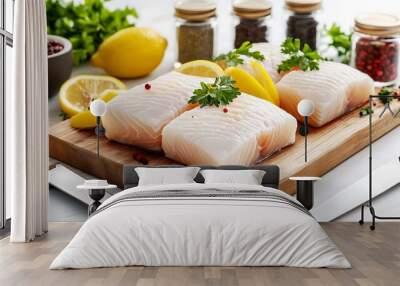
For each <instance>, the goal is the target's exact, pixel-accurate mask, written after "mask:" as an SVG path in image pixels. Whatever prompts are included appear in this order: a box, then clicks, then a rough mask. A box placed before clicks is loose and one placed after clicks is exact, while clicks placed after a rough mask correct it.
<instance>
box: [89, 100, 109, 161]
mask: <svg viewBox="0 0 400 286" xmlns="http://www.w3.org/2000/svg"><path fill="white" fill-rule="evenodd" d="M106 111H107V104H106V103H105V101H104V100H102V99H96V100H94V101H92V102H91V103H90V112H91V113H92V114H93V115H94V116H96V129H95V132H96V136H97V158H99V157H100V136H103V134H104V128H103V127H102V126H101V121H100V118H101V116H103V115H104V114H105V113H106Z"/></svg>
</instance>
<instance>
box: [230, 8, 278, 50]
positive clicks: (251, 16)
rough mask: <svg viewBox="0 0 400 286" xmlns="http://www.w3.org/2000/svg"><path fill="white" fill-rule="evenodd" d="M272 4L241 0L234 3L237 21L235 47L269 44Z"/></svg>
mask: <svg viewBox="0 0 400 286" xmlns="http://www.w3.org/2000/svg"><path fill="white" fill-rule="evenodd" d="M271 9H272V3H271V2H270V1H263V0H241V1H235V2H234V3H233V12H234V14H235V15H236V19H235V33H234V34H235V39H234V47H235V48H238V47H240V45H241V44H242V43H243V42H246V41H249V42H250V43H261V42H268V32H269V23H270V19H271Z"/></svg>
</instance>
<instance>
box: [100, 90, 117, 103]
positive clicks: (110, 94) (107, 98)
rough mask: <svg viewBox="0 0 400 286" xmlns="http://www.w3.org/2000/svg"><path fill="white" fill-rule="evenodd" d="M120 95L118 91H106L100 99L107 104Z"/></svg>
mask: <svg viewBox="0 0 400 286" xmlns="http://www.w3.org/2000/svg"><path fill="white" fill-rule="evenodd" d="M117 95H118V90H117V89H106V90H105V91H103V92H102V93H101V94H100V98H101V99H102V100H104V101H105V102H109V101H110V100H111V99H113V98H114V97H116V96H117Z"/></svg>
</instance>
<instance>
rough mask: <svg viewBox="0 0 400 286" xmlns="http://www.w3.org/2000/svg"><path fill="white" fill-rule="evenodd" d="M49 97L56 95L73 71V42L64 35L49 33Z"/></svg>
mask: <svg viewBox="0 0 400 286" xmlns="http://www.w3.org/2000/svg"><path fill="white" fill-rule="evenodd" d="M47 58H48V81H49V97H51V96H53V95H56V94H57V93H58V91H59V89H60V87H61V85H62V84H63V83H64V82H65V81H66V80H67V79H69V77H70V76H71V72H72V66H73V62H72V44H71V42H70V41H69V40H68V39H66V38H63V37H59V36H54V35H47Z"/></svg>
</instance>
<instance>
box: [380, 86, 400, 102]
mask: <svg viewBox="0 0 400 286" xmlns="http://www.w3.org/2000/svg"><path fill="white" fill-rule="evenodd" d="M396 94H397V93H396V90H395V89H394V88H392V87H387V86H385V87H382V88H381V90H380V91H379V93H378V96H379V100H380V102H382V103H383V104H386V103H390V102H391V101H392V100H393V98H392V97H387V96H395V95H396Z"/></svg>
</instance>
